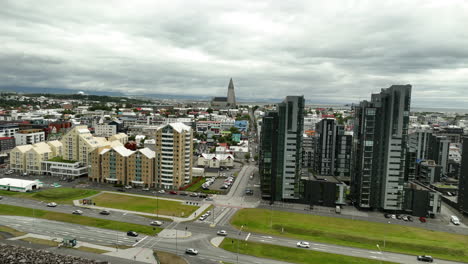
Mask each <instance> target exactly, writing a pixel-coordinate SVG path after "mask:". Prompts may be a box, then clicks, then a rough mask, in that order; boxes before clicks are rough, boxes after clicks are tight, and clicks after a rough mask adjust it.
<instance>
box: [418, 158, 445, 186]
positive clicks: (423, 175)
mask: <svg viewBox="0 0 468 264" xmlns="http://www.w3.org/2000/svg"><path fill="white" fill-rule="evenodd" d="M416 174H417V176H416V179H417V180H418V181H419V182H421V183H424V184H426V185H429V184H433V183H435V182H440V178H441V174H442V166H440V165H437V163H436V162H435V161H433V160H424V161H420V162H418V163H417V165H416Z"/></svg>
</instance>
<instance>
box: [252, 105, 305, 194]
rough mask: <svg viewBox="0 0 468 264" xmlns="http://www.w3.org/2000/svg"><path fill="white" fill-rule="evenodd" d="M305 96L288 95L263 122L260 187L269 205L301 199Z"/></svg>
mask: <svg viewBox="0 0 468 264" xmlns="http://www.w3.org/2000/svg"><path fill="white" fill-rule="evenodd" d="M303 131H304V97H303V96H287V97H286V99H285V100H284V101H283V102H282V103H279V104H278V106H277V110H276V111H270V112H268V113H267V114H266V115H265V116H264V117H263V120H262V129H261V140H260V158H259V172H260V188H261V192H262V198H263V199H267V200H270V203H274V202H275V201H283V200H297V199H299V198H300V193H299V191H300V189H299V188H300V186H299V183H300V177H301V169H302V164H301V163H302V150H303V149H302V140H303Z"/></svg>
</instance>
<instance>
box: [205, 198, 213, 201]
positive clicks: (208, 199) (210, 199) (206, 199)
mask: <svg viewBox="0 0 468 264" xmlns="http://www.w3.org/2000/svg"><path fill="white" fill-rule="evenodd" d="M205 201H213V198H211V197H206V198H205Z"/></svg>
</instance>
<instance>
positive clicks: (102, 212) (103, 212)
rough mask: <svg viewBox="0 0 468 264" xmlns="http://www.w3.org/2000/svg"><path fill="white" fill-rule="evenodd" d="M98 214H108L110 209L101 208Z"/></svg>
mask: <svg viewBox="0 0 468 264" xmlns="http://www.w3.org/2000/svg"><path fill="white" fill-rule="evenodd" d="M99 214H102V215H110V211H109V210H102V211H101V212H99Z"/></svg>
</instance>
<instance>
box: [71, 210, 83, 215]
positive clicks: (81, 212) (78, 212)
mask: <svg viewBox="0 0 468 264" xmlns="http://www.w3.org/2000/svg"><path fill="white" fill-rule="evenodd" d="M72 214H76V215H82V214H83V211H81V210H75V211H73V212H72Z"/></svg>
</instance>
